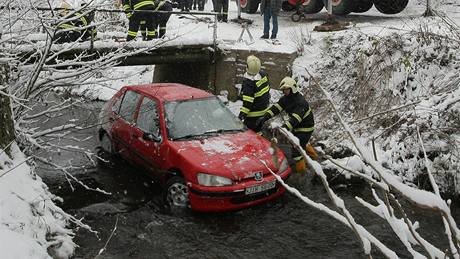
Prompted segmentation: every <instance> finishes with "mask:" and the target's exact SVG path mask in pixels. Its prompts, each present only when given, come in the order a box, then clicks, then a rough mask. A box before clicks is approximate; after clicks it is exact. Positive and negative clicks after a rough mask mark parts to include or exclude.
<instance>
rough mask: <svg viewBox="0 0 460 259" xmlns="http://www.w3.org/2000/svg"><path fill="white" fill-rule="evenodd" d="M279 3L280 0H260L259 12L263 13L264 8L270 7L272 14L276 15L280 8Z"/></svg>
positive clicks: (280, 2)
mask: <svg viewBox="0 0 460 259" xmlns="http://www.w3.org/2000/svg"><path fill="white" fill-rule="evenodd" d="M267 3H268V4H267ZM281 4H282V0H262V1H260V14H263V13H264V11H265V8H268V7H270V9H271V11H272V15H278V14H279V13H280V10H281Z"/></svg>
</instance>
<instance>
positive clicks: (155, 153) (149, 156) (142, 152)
mask: <svg viewBox="0 0 460 259" xmlns="http://www.w3.org/2000/svg"><path fill="white" fill-rule="evenodd" d="M133 132H134V134H133V135H134V137H133V142H132V144H131V146H132V148H133V153H132V155H133V161H135V163H136V164H137V165H139V166H141V167H143V168H145V169H147V170H149V171H151V172H158V170H159V168H161V161H162V160H161V159H160V148H161V145H162V143H163V139H162V137H161V129H160V115H159V106H158V102H157V101H156V100H154V99H152V98H149V97H144V98H143V99H142V102H141V104H140V106H139V112H138V116H137V120H136V127H135V129H134V131H133Z"/></svg>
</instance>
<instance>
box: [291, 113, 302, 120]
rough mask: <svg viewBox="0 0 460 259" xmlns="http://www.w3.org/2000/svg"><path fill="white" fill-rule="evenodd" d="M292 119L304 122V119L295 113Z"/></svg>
mask: <svg viewBox="0 0 460 259" xmlns="http://www.w3.org/2000/svg"><path fill="white" fill-rule="evenodd" d="M292 117H294V118H296V120H298V121H299V122H301V121H302V118H300V116H299V115H298V114H297V113H293V114H292Z"/></svg>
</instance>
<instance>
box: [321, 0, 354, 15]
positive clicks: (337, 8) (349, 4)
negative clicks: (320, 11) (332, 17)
mask: <svg viewBox="0 0 460 259" xmlns="http://www.w3.org/2000/svg"><path fill="white" fill-rule="evenodd" d="M327 1H328V0H323V4H324V6H325V7H326V9H327ZM331 1H332V14H336V15H346V14H349V13H351V11H352V10H353V9H354V0H331Z"/></svg>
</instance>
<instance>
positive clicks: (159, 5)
mask: <svg viewBox="0 0 460 259" xmlns="http://www.w3.org/2000/svg"><path fill="white" fill-rule="evenodd" d="M165 3H166V1H161V2H160V3H159V4H158V6H157V8H155V11H158V9H160V8H161V7H162V6H163V5H164V4H165Z"/></svg>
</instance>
